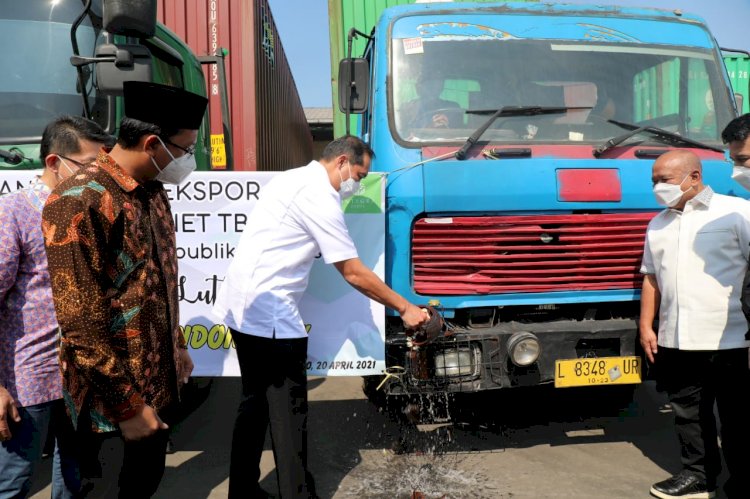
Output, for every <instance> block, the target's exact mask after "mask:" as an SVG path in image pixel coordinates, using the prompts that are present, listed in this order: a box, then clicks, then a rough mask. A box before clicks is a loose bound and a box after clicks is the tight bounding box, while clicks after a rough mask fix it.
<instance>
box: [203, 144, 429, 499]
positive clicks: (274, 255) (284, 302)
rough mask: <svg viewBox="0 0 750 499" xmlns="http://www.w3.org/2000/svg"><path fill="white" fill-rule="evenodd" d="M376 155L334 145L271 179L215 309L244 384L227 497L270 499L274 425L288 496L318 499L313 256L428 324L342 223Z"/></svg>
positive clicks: (415, 322)
mask: <svg viewBox="0 0 750 499" xmlns="http://www.w3.org/2000/svg"><path fill="white" fill-rule="evenodd" d="M372 157H373V152H372V149H370V147H369V146H368V145H367V144H365V143H364V142H362V141H361V140H360V139H358V138H356V137H352V136H346V137H341V138H339V139H336V140H334V141H333V142H331V143H330V144H328V146H326V148H325V149H324V150H323V155H322V158H321V159H320V161H313V162H311V163H310V164H308V165H307V166H303V167H300V168H295V169H293V170H288V171H286V172H284V173H281V174H279V175H278V176H276V177H274V179H273V180H271V181H270V182H269V183H268V185H267V186H266V187H265V188H264V189H263V193H262V195H261V197H260V200H259V201H258V203H257V204H256V205H255V208H254V209H253V211H252V212H251V213H250V216H249V220H248V223H247V225H246V227H247V228H246V229H245V231H244V233H243V234H242V237H241V238H240V242H239V246H238V248H237V253H236V256H235V258H234V260H233V261H232V263H231V264H230V266H229V269H228V271H227V275H226V278H225V281H224V283H223V285H222V287H221V289H220V291H219V293H218V296H217V299H216V304H215V307H214V310H213V312H214V314H215V315H216V316H217V317H218V318H220V319H221V320H222V321H223V322H224V323H225V324H227V326H229V328H230V330H231V332H232V336H233V337H234V343H235V346H236V349H237V358H238V360H239V364H240V372H241V376H242V401H241V403H240V407H239V410H238V413H237V419H236V421H235V426H234V435H233V437H232V455H231V464H230V471H229V497H230V499H232V498H248V497H253V498H254V497H264V492H263V491H262V490H261V489H260V487H259V485H258V479H259V477H260V469H259V465H260V457H261V453H262V451H263V442H264V439H265V435H266V428H267V427H268V425H269V423H270V425H271V437H272V441H273V450H274V457H275V460H276V470H277V474H278V479H279V490H280V492H281V497H282V498H284V499H287V498H308V497H315V487H314V483H313V480H312V476H311V475H310V473H309V471H308V469H307V375H306V372H305V363H306V361H307V332H306V331H305V326H304V323H303V321H302V318H301V317H300V312H299V308H298V304H299V300H300V298H301V297H302V294H303V293H304V291H305V288H306V287H307V281H308V278H309V275H310V269H311V267H312V264H313V261H314V259H315V258H316V256H318V255H322V257H323V260H324V261H325V262H326V263H328V264H333V265H335V266H336V268H337V269H338V271H339V272H340V273H341V275H342V276H343V277H344V279H345V280H346V281H347V282H348V283H349V284H351V285H352V286H353V287H354V288H356V289H357V290H359V291H360V292H361V293H363V294H364V295H366V296H367V297H369V298H371V299H373V300H375V301H377V302H379V303H381V304H383V305H385V306H386V307H389V308H391V309H394V310H396V311H398V312H399V314H400V315H401V319H402V320H403V322H404V326H405V327H407V328H415V327H418V326H419V325H421V324H422V323H424V322H425V321H426V320H427V319H428V318H429V317H428V316H427V314H426V312H424V311H423V310H421V309H420V308H419V307H416V306H415V305H413V304H411V303H409V302H408V301H407V300H406V299H404V298H403V297H402V296H400V295H399V294H397V293H396V292H395V291H393V290H391V289H390V288H389V287H388V286H387V285H386V284H385V283H384V282H383V281H382V280H381V279H380V278H379V277H377V276H376V275H375V274H374V273H373V272H372V271H371V270H370V269H368V268H367V267H365V266H364V264H363V263H362V262H361V261H360V259H359V258H358V257H357V250H356V248H355V247H354V243H353V242H352V240H351V238H350V237H349V232H348V231H347V228H346V224H345V223H344V214H343V212H342V210H341V199H342V198H346V197H349V196H351V195H352V194H354V193H355V192H356V191H357V189H358V188H359V181H360V180H362V179H363V178H364V177H366V176H367V173H368V172H369V170H370V162H371V161H372Z"/></svg>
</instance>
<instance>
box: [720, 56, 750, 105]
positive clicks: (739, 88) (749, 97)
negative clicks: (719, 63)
mask: <svg viewBox="0 0 750 499" xmlns="http://www.w3.org/2000/svg"><path fill="white" fill-rule="evenodd" d="M724 64H725V65H726V67H727V73H729V80H730V81H731V82H732V90H733V91H734V92H736V93H738V94H740V95H742V109H739V111H740V113H741V114H745V113H750V55H748V54H740V53H737V54H731V55H729V54H724Z"/></svg>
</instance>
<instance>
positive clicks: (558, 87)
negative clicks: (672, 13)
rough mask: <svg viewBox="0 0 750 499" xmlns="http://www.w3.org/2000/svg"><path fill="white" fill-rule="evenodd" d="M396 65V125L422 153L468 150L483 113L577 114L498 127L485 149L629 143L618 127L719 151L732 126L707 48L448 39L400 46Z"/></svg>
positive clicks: (395, 49)
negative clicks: (434, 148)
mask: <svg viewBox="0 0 750 499" xmlns="http://www.w3.org/2000/svg"><path fill="white" fill-rule="evenodd" d="M417 44H418V46H419V47H418V49H416V50H415V49H414V46H415V45H417ZM392 55H393V57H392V63H393V66H392V87H391V88H390V99H391V103H392V106H391V109H392V110H393V111H392V120H391V123H392V125H393V127H394V128H395V133H396V134H397V135H398V136H399V137H400V138H401V139H402V140H403V141H405V142H411V143H414V144H415V146H417V145H419V144H421V143H424V142H430V143H434V142H451V143H453V142H459V141H464V140H466V138H467V137H469V135H470V134H471V133H472V132H473V131H474V130H476V129H477V127H479V126H480V125H481V123H482V122H483V121H484V120H486V116H484V115H482V114H481V113H478V112H477V111H481V110H493V111H494V110H496V109H500V108H503V107H506V106H542V107H545V106H546V107H550V106H551V107H568V108H571V107H572V108H579V109H572V110H569V111H567V112H565V113H562V114H540V115H537V116H528V115H517V116H505V117H501V118H498V119H497V120H496V121H495V122H494V123H493V125H492V126H491V127H490V128H489V129H488V130H487V131H486V133H484V134H483V136H482V140H483V141H491V142H513V143H518V142H528V143H589V144H597V143H601V141H602V140H606V139H607V138H611V137H614V136H618V135H621V134H622V133H623V128H621V127H619V126H617V125H616V124H614V123H612V122H610V121H609V120H616V121H621V122H627V123H633V124H636V125H638V126H653V127H658V128H661V129H664V130H667V131H670V132H674V133H676V134H679V135H680V136H682V137H687V138H690V139H693V140H697V141H701V142H704V143H707V144H714V145H720V144H721V137H720V133H721V129H722V127H723V126H724V125H725V124H726V123H728V122H729V120H731V119H732V118H733V114H732V107H731V103H730V100H729V99H730V95H729V90H728V88H727V85H726V83H725V81H724V79H723V78H722V76H721V75H722V73H721V69H720V68H721V66H719V62H718V61H717V60H716V59H715V55H714V53H713V52H712V51H711V50H708V49H703V48H697V47H680V46H673V45H672V46H670V45H662V44H644V43H600V42H596V41H592V42H579V41H570V40H529V39H484V38H482V39H472V38H470V37H445V38H435V39H430V38H425V39H422V40H419V41H418V43H417V42H415V41H414V39H408V38H404V39H394V40H393V43H392ZM467 110H470V111H472V112H469V113H466V111H467ZM490 114H491V113H490ZM632 140H633V141H638V142H639V143H648V142H650V141H651V140H653V137H651V138H649V137H648V136H643V135H638V136H636V137H634V138H633V139H632Z"/></svg>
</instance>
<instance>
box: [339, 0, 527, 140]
mask: <svg viewBox="0 0 750 499" xmlns="http://www.w3.org/2000/svg"><path fill="white" fill-rule="evenodd" d="M514 1H515V3H518V2H524V0H514ZM537 1H538V0H526V2H537ZM461 2H472V3H502V2H498V0H454V1H453V3H461ZM412 3H419V0H328V19H329V31H330V37H331V87H332V92H333V93H332V95H333V136H334V137H338V136H339V135H342V134H344V132H345V130H346V127H345V126H344V125H345V123H344V114H343V113H342V112H341V111H340V110H339V91H338V88H339V87H338V84H339V61H340V60H341V59H343V58H344V57H346V56H347V36H348V35H349V30H350V29H351V28H355V29H357V30H358V31H360V32H361V33H365V34H367V35H369V34H370V31H372V28H373V27H374V26H375V23H377V21H378V18H379V17H380V13H381V12H383V10H384V9H386V8H388V7H393V6H395V5H407V4H412ZM366 41H367V40H366V39H365V38H362V37H360V38H358V39H356V40H354V43H353V44H352V57H360V56H361V55H362V51H363V50H364V48H365V43H366ZM444 97H445V96H444Z"/></svg>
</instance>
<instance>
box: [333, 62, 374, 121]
mask: <svg viewBox="0 0 750 499" xmlns="http://www.w3.org/2000/svg"><path fill="white" fill-rule="evenodd" d="M369 86H370V67H369V65H368V64H367V60H366V59H354V58H348V59H342V60H341V62H340V63H339V109H340V110H341V112H343V113H353V114H362V113H364V112H365V110H366V109H367V100H368V96H369V93H370V88H369Z"/></svg>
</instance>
